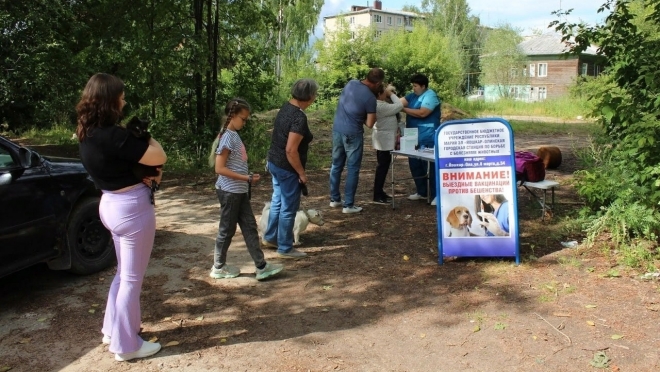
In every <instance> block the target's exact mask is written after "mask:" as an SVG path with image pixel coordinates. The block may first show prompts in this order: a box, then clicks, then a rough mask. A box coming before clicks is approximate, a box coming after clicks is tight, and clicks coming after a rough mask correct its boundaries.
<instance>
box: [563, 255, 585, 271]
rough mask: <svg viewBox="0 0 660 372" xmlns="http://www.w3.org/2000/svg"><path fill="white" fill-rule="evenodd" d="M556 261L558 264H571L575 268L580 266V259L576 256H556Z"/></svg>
mask: <svg viewBox="0 0 660 372" xmlns="http://www.w3.org/2000/svg"><path fill="white" fill-rule="evenodd" d="M557 262H559V264H560V265H562V266H572V267H575V268H579V267H580V266H582V261H580V260H579V259H578V258H576V257H566V256H560V257H559V258H557Z"/></svg>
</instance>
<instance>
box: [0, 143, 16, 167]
mask: <svg viewBox="0 0 660 372" xmlns="http://www.w3.org/2000/svg"><path fill="white" fill-rule="evenodd" d="M14 165H16V163H14V159H12V157H11V154H10V153H9V151H8V150H5V149H4V148H2V147H0V168H11V167H13V166H14Z"/></svg>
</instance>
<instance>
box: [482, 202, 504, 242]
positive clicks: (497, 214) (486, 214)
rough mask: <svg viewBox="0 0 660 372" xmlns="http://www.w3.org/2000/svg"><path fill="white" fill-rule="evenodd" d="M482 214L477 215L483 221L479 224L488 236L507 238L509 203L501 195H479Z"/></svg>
mask: <svg viewBox="0 0 660 372" xmlns="http://www.w3.org/2000/svg"><path fill="white" fill-rule="evenodd" d="M481 201H482V210H483V211H482V212H478V213H477V214H478V215H479V216H481V217H482V218H483V219H484V220H485V221H481V222H479V224H481V226H483V227H485V228H486V235H488V236H509V201H508V200H506V197H505V196H504V195H502V194H485V195H481Z"/></svg>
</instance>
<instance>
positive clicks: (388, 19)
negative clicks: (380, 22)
mask: <svg viewBox="0 0 660 372" xmlns="http://www.w3.org/2000/svg"><path fill="white" fill-rule="evenodd" d="M387 24H388V25H390V26H391V25H392V17H387Z"/></svg>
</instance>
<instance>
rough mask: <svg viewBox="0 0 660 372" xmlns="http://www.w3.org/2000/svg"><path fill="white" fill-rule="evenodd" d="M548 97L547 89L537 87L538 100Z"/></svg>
mask: <svg viewBox="0 0 660 372" xmlns="http://www.w3.org/2000/svg"><path fill="white" fill-rule="evenodd" d="M546 98H548V90H547V89H546V88H545V87H539V101H543V100H545V99H546Z"/></svg>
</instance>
